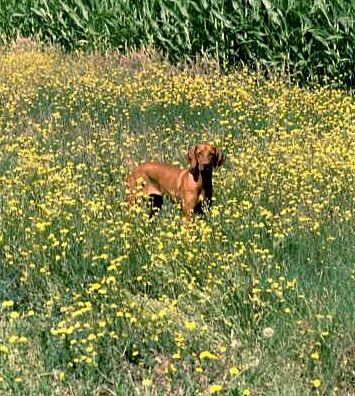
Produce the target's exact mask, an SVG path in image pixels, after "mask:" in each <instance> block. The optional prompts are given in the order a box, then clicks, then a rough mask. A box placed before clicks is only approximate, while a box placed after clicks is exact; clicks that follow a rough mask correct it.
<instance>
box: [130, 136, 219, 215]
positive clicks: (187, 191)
mask: <svg viewBox="0 0 355 396" xmlns="http://www.w3.org/2000/svg"><path fill="white" fill-rule="evenodd" d="M186 157H187V159H188V161H189V163H190V167H189V168H188V169H181V168H179V167H178V166H176V165H166V164H160V163H157V162H144V163H142V164H140V165H138V166H137V167H136V168H134V169H133V171H132V173H131V174H130V175H129V176H128V178H127V181H126V185H127V189H128V197H127V200H128V202H129V203H134V201H135V196H136V194H137V190H140V191H142V192H143V193H144V194H145V195H148V196H149V197H150V200H151V203H152V213H153V212H154V211H157V210H159V209H160V208H161V206H162V203H163V198H162V197H163V194H164V193H166V194H168V195H169V196H170V197H171V198H173V199H177V200H180V201H181V206H182V210H183V213H184V215H185V217H186V218H187V219H189V218H190V217H191V215H192V214H193V213H202V204H203V202H204V201H205V203H206V205H207V207H210V205H211V202H212V169H213V168H214V167H216V166H220V165H222V164H223V162H224V159H225V157H224V155H223V153H222V151H221V150H220V149H219V148H218V147H213V146H211V145H210V144H207V143H202V144H198V145H196V146H195V147H193V148H190V149H189V151H188V153H187V156H186Z"/></svg>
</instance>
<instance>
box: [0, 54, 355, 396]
mask: <svg viewBox="0 0 355 396" xmlns="http://www.w3.org/2000/svg"><path fill="white" fill-rule="evenodd" d="M136 57H138V58H139V56H138V55H136ZM139 59H140V60H138V61H137V60H136V58H134V57H132V58H129V57H126V58H122V57H119V56H116V55H115V54H111V55H107V56H106V57H102V56H99V55H63V54H61V53H59V52H57V51H54V50H53V51H48V52H40V51H38V50H36V49H31V50H29V49H27V50H22V49H12V50H7V51H3V52H1V53H0V89H1V96H0V125H1V131H2V133H1V138H0V153H1V154H0V185H1V196H0V240H1V249H0V260H1V264H0V380H1V381H0V390H1V393H2V394H6V395H16V396H18V395H20V396H22V395H26V396H27V395H76V396H78V395H97V394H103V395H111V394H113V395H127V394H137V395H179V394H183V395H195V394H201V395H208V394H214V393H216V394H224V395H228V396H235V395H248V394H250V395H263V396H266V395H267V396H269V395H270V396H271V395H273V396H274V395H280V396H281V395H282V396H291V395H302V396H303V395H305V396H306V395H307V396H308V395H317V396H318V395H342V396H343V395H346V396H352V395H354V391H353V390H354V387H355V381H354V370H355V356H354V328H355V316H354V310H353V305H354V297H355V291H354V290H355V288H354V281H355V267H354V253H355V251H354V250H355V248H354V243H353V235H354V232H353V230H354V225H355V224H354V187H353V186H354V181H355V162H354V159H353V158H355V157H354V154H355V153H354V151H355V146H354V144H353V141H354V134H355V128H354V124H353V119H352V112H353V109H354V108H355V100H354V97H353V95H352V94H351V93H349V92H347V91H343V90H341V89H339V88H336V87H334V86H332V84H329V85H328V86H327V87H319V86H314V87H312V88H307V89H306V88H303V89H301V88H299V87H297V86H293V85H289V84H286V83H285V82H284V81H282V80H277V79H274V80H272V79H271V80H270V79H269V80H265V79H263V78H262V77H261V76H258V75H256V74H253V73H251V72H248V71H247V70H242V71H238V72H233V73H231V74H228V75H221V74H219V73H218V72H210V73H208V74H203V73H199V71H198V68H195V69H194V70H192V69H189V70H177V69H174V68H173V67H171V66H170V65H168V64H163V63H159V62H151V61H149V59H146V58H144V57H143V56H142V55H140V58H139ZM143 65H144V67H143ZM199 141H211V142H214V144H217V145H218V146H220V147H221V149H222V150H223V151H224V153H225V154H226V157H227V161H226V164H225V165H224V166H223V167H222V168H221V169H218V170H216V171H215V174H214V202H213V206H212V209H211V211H210V212H209V213H208V214H206V216H205V218H203V219H194V220H193V221H192V223H191V224H190V226H189V227H185V226H184V224H183V220H182V214H181V211H180V208H179V206H178V205H175V204H172V203H170V202H168V201H166V203H165V206H164V207H163V209H162V211H161V213H160V214H159V215H158V216H157V217H156V218H154V219H152V220H149V219H148V217H147V214H146V213H145V208H144V205H142V206H134V207H130V208H129V207H127V204H126V203H125V200H124V196H125V194H124V189H125V187H124V179H125V177H126V175H127V172H128V169H127V163H129V162H137V163H138V162H140V161H142V160H147V159H154V160H159V161H166V162H176V163H179V164H180V165H181V166H186V160H185V158H184V156H185V154H186V150H187V148H188V147H190V146H191V145H193V144H195V143H197V142H199Z"/></svg>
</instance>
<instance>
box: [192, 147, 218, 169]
mask: <svg viewBox="0 0 355 396" xmlns="http://www.w3.org/2000/svg"><path fill="white" fill-rule="evenodd" d="M186 158H187V159H188V161H189V164H190V169H191V170H193V169H196V168H198V170H199V171H200V172H203V171H211V170H212V168H215V167H216V166H221V165H222V164H223V162H224V160H225V156H224V154H223V153H222V150H221V149H220V148H219V147H215V146H211V145H210V144H208V143H201V144H197V145H196V146H195V147H191V148H190V149H189V150H188V152H187V155H186Z"/></svg>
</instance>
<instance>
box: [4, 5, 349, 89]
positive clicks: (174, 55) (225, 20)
mask: <svg viewBox="0 0 355 396" xmlns="http://www.w3.org/2000/svg"><path fill="white" fill-rule="evenodd" d="M354 18H355V3H354V2H352V1H349V0H336V1H332V2H329V1H326V0H312V1H304V0H302V1H298V0H297V1H296V0H262V1H259V0H258V1H256V0H248V1H247V0H238V1H237V0H234V1H233V0H228V1H226V0H138V1H136V0H66V1H63V0H19V1H15V0H10V1H7V0H0V37H1V38H2V40H3V41H8V40H10V41H11V40H13V39H14V38H16V37H17V36H23V37H36V38H37V39H38V40H40V41H41V42H44V43H48V42H50V43H56V44H59V45H60V46H62V47H63V48H65V49H67V50H73V49H78V48H80V49H87V48H91V49H101V50H102V49H107V48H118V49H120V50H122V51H131V50H136V49H140V48H143V47H147V46H152V47H155V48H156V49H159V50H161V51H163V52H164V53H165V54H167V55H168V56H169V58H170V59H171V60H173V61H175V62H177V61H181V60H184V59H190V60H191V59H195V58H196V57H198V56H200V55H201V54H204V55H208V56H209V57H213V58H216V59H218V61H219V62H220V63H221V64H222V65H223V66H224V67H230V66H232V65H235V64H248V65H249V66H251V67H254V68H261V69H263V70H265V71H267V72H269V73H275V72H277V73H287V74H291V75H292V76H294V77H295V78H297V79H298V80H300V81H307V80H308V79H310V78H312V77H314V76H319V75H321V76H323V75H327V76H329V77H337V78H340V79H341V80H343V81H344V82H346V83H348V84H352V83H353V82H354V78H355V76H354V69H355V67H354V55H355V54H354V48H355V31H354Z"/></svg>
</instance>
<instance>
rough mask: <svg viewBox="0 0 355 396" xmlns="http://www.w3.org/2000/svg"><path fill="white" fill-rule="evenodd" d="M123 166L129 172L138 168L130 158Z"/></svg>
mask: <svg viewBox="0 0 355 396" xmlns="http://www.w3.org/2000/svg"><path fill="white" fill-rule="evenodd" d="M123 164H124V166H125V167H126V168H127V170H128V171H129V172H130V171H131V170H132V169H133V168H134V167H135V166H136V165H135V163H134V162H133V160H132V158H130V157H128V158H125V159H124V160H123Z"/></svg>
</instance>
